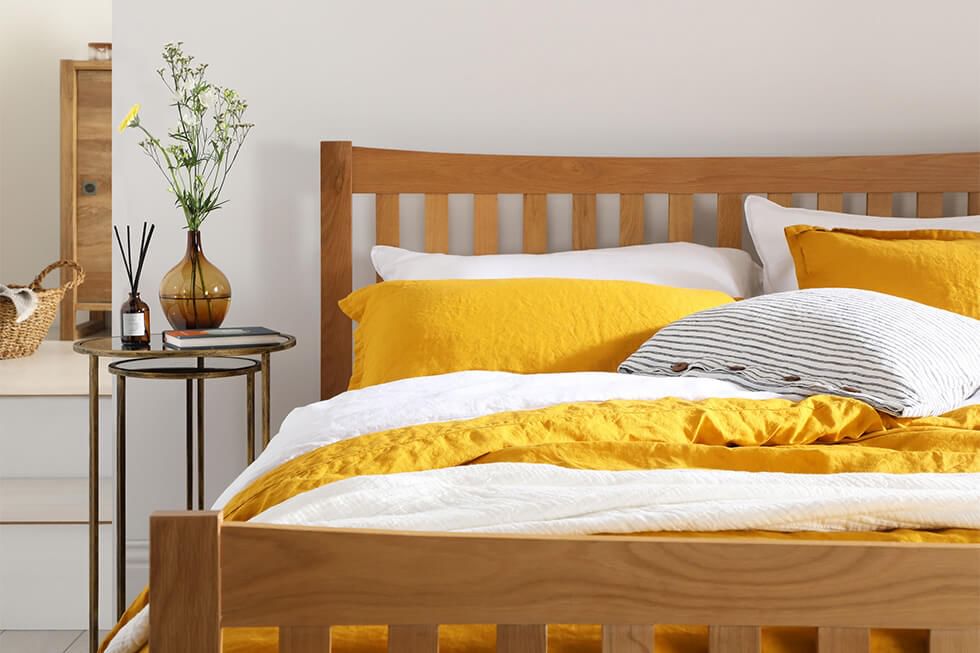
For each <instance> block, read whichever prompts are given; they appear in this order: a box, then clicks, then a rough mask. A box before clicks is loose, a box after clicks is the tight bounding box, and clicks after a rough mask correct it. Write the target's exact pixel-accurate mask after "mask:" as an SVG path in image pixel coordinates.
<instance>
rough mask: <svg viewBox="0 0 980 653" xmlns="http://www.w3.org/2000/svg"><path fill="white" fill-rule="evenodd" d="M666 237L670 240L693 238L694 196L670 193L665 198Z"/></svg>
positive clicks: (690, 239)
mask: <svg viewBox="0 0 980 653" xmlns="http://www.w3.org/2000/svg"><path fill="white" fill-rule="evenodd" d="M667 239H668V240H670V241H671V242H674V241H678V240H683V241H687V242H692V241H693V240H694V196H693V195H691V194H690V193H671V194H670V195H669V196H668V198H667Z"/></svg>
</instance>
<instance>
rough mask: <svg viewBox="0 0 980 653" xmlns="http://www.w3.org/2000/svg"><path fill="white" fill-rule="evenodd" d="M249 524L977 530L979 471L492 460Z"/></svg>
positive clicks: (293, 507)
mask: <svg viewBox="0 0 980 653" xmlns="http://www.w3.org/2000/svg"><path fill="white" fill-rule="evenodd" d="M251 521H253V522H258V523H265V524H301V525H306V526H327V527H333V528H368V529H383V530H412V531H446V532H476V533H480V532H482V533H534V534H538V535H588V534H595V533H636V532H644V531H723V530H754V529H761V530H770V531H781V532H793V531H873V530H890V529H895V528H914V529H931V528H980V474H878V473H860V474H783V473H773V472H734V471H721V470H706V469H655V470H638V471H597V470H580V469H567V468H564V467H556V466H554V465H543V464H531V463H494V464H486V465H468V466H463V467H451V468H445V469H434V470H426V471H421V472H407V473H401V474H383V475H375V476H358V477H354V478H349V479H344V480H342V481H337V482H335V483H331V484H329V485H325V486H322V487H319V488H316V489H313V490H310V491H308V492H304V493H302V494H298V495H296V496H294V497H292V498H290V499H287V500H286V501H284V502H282V503H280V504H278V505H276V506H273V507H272V508H269V509H268V510H266V511H265V512H263V513H261V514H259V515H256V516H255V517H254V518H253V519H252V520H251Z"/></svg>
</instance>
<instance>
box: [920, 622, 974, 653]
mask: <svg viewBox="0 0 980 653" xmlns="http://www.w3.org/2000/svg"><path fill="white" fill-rule="evenodd" d="M977 651H980V628H958V629H954V628H944V629H936V630H932V631H930V632H929V653H976V652H977Z"/></svg>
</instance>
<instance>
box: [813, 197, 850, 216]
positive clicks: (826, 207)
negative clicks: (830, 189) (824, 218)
mask: <svg viewBox="0 0 980 653" xmlns="http://www.w3.org/2000/svg"><path fill="white" fill-rule="evenodd" d="M817 208H818V209H820V210H821V211H836V212H837V213H840V212H841V211H843V210H844V195H843V194H841V193H817Z"/></svg>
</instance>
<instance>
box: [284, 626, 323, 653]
mask: <svg viewBox="0 0 980 653" xmlns="http://www.w3.org/2000/svg"><path fill="white" fill-rule="evenodd" d="M279 653H330V626H284V627H282V628H280V629H279Z"/></svg>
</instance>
